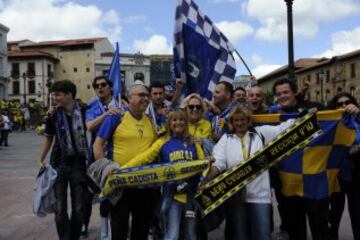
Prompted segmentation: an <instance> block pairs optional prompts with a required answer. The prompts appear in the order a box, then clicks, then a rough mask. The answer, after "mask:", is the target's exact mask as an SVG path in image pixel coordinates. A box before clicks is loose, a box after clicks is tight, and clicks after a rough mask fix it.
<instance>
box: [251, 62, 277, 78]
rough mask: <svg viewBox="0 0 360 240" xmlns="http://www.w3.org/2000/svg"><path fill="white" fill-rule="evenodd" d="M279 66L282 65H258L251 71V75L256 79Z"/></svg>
mask: <svg viewBox="0 0 360 240" xmlns="http://www.w3.org/2000/svg"><path fill="white" fill-rule="evenodd" d="M281 66H282V65H276V64H260V65H258V66H256V67H255V68H253V69H252V73H253V75H254V76H255V77H256V78H260V77H262V76H264V75H266V74H268V73H270V72H272V71H274V70H275V69H277V68H279V67H281Z"/></svg>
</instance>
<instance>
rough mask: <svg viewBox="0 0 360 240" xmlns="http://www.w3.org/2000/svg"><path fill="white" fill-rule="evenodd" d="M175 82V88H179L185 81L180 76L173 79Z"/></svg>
mask: <svg viewBox="0 0 360 240" xmlns="http://www.w3.org/2000/svg"><path fill="white" fill-rule="evenodd" d="M175 83H176V88H179V89H181V88H182V86H183V85H184V83H185V82H184V81H183V80H182V79H181V78H177V79H176V80H175Z"/></svg>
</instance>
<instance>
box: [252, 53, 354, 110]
mask: <svg viewBox="0 0 360 240" xmlns="http://www.w3.org/2000/svg"><path fill="white" fill-rule="evenodd" d="M287 72H288V67H287V65H286V66H283V67H281V68H279V69H276V70H275V71H273V72H271V73H269V74H267V75H265V76H263V77H261V78H259V79H258V83H259V85H260V86H261V87H262V88H263V89H264V91H265V92H271V91H272V86H273V84H274V82H275V81H276V80H278V79H281V78H286V77H287ZM295 75H296V81H297V85H298V87H299V88H300V89H301V88H303V87H304V85H305V83H308V84H309V85H310V88H309V90H308V92H307V96H306V98H307V99H309V100H311V101H319V102H322V103H324V104H325V105H326V104H327V103H328V102H329V101H330V100H331V99H332V98H333V97H334V96H335V95H336V94H338V93H341V92H348V93H350V94H351V95H353V96H354V97H355V98H356V100H357V101H358V102H359V101H360V87H359V86H360V50H356V51H353V52H350V53H347V54H344V55H339V56H334V57H332V58H318V59H316V58H315V59H299V60H297V61H296V62H295Z"/></svg>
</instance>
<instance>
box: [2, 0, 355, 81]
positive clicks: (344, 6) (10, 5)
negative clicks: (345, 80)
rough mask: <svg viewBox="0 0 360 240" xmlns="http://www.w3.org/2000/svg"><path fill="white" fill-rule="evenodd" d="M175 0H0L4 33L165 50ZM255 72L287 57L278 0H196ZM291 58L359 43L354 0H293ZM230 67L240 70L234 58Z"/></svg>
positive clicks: (335, 52) (11, 37) (125, 48)
mask: <svg viewBox="0 0 360 240" xmlns="http://www.w3.org/2000/svg"><path fill="white" fill-rule="evenodd" d="M176 3H177V0H72V1H71V0H31V1H30V0H0V23H3V24H5V25H7V26H8V27H9V28H10V29H11V31H10V33H9V35H8V38H9V40H19V39H24V38H28V39H31V40H35V41H41V40H55V39H66V38H83V37H84V38H85V37H94V36H105V37H108V38H109V39H110V40H111V41H112V42H115V41H119V42H120V48H121V52H127V53H134V52H137V51H141V52H143V53H145V54H156V53H160V54H161V53H163V54H164V53H171V48H172V34H173V28H174V12H175V6H176ZM196 3H197V4H198V5H199V7H200V9H201V10H202V12H203V13H205V14H206V15H208V16H209V17H210V18H211V19H212V20H213V21H214V22H215V23H217V25H218V27H219V28H220V29H221V30H222V31H223V32H224V33H225V35H227V37H228V38H229V39H230V40H231V41H232V42H233V44H234V45H235V46H236V48H237V50H238V51H239V52H240V53H241V55H242V56H243V58H244V59H245V60H246V62H247V63H248V64H249V65H250V68H251V69H252V71H253V72H254V74H255V75H256V76H258V77H259V76H261V75H263V74H265V73H267V72H269V71H271V70H273V69H274V68H276V67H279V66H280V65H283V64H286V63H287V40H286V7H285V3H284V1H283V0H266V1H265V0H196ZM294 31H295V58H296V59H297V58H303V57H320V56H327V57H329V56H332V55H338V54H343V53H346V52H349V51H352V50H355V49H357V48H360V0H319V1H314V0H294ZM238 66H239V68H238V72H237V74H238V75H239V74H244V73H246V72H245V70H244V68H242V67H241V64H238Z"/></svg>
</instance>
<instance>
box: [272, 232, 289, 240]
mask: <svg viewBox="0 0 360 240" xmlns="http://www.w3.org/2000/svg"><path fill="white" fill-rule="evenodd" d="M274 239H275V240H289V239H290V237H289V234H288V233H287V232H285V231H280V232H277V233H276V234H275V238H274Z"/></svg>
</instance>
